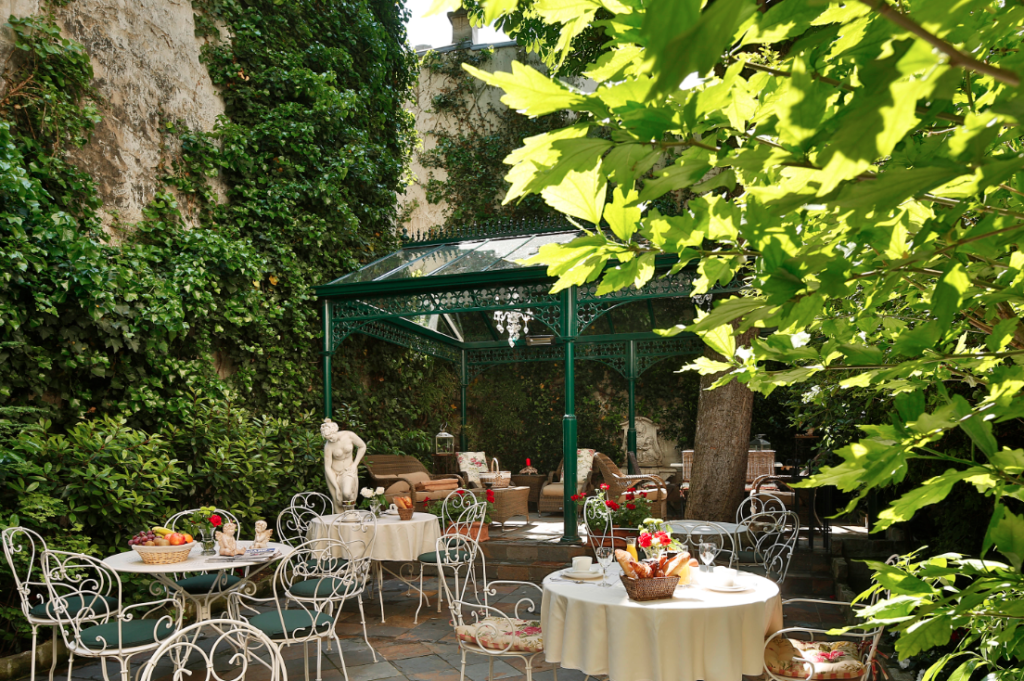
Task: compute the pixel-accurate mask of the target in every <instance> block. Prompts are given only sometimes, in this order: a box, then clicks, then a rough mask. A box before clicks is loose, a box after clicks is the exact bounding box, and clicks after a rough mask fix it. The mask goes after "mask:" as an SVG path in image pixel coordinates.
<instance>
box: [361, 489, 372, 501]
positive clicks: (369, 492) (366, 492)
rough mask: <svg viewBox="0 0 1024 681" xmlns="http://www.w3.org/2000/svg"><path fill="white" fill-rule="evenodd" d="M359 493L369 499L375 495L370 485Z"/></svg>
mask: <svg viewBox="0 0 1024 681" xmlns="http://www.w3.org/2000/svg"><path fill="white" fill-rule="evenodd" d="M359 493H360V494H362V495H363V496H364V497H366V498H367V499H369V498H370V497H372V496H373V490H372V489H370V488H369V487H364V488H362V489H361V490H359Z"/></svg>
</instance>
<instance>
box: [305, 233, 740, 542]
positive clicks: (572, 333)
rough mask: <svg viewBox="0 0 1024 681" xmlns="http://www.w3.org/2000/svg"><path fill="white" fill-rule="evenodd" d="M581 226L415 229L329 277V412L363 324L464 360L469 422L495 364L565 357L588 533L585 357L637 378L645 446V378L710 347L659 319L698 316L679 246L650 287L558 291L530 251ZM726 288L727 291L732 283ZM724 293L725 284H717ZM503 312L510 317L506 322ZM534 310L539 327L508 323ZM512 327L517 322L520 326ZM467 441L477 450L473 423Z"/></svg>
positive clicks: (573, 536) (323, 302) (568, 445)
mask: <svg viewBox="0 0 1024 681" xmlns="http://www.w3.org/2000/svg"><path fill="white" fill-rule="evenodd" d="M579 235H580V232H579V231H578V230H576V229H575V228H573V227H572V226H571V225H569V224H568V223H566V222H533V223H526V222H522V221H517V222H503V223H499V224H493V223H492V224H488V225H484V226H470V227H465V228H460V229H456V230H450V231H447V232H440V233H438V232H434V233H431V234H428V235H425V236H424V237H421V238H419V239H407V240H406V242H405V245H404V246H403V248H401V249H400V250H397V251H395V252H393V253H389V254H388V255H386V256H384V257H383V258H380V259H379V260H376V261H374V262H372V263H370V264H368V265H366V266H364V267H362V268H361V269H359V270H356V271H354V272H351V273H349V274H346V275H345V276H343V277H340V278H338V279H336V280H334V281H332V282H330V283H329V284H326V285H324V286H319V287H317V289H316V294H317V297H318V300H319V304H320V309H321V314H322V319H323V353H322V354H323V398H324V416H325V417H331V416H332V406H331V356H332V355H333V354H334V351H335V350H336V349H337V348H338V347H339V346H340V345H341V343H342V342H343V341H344V340H345V339H346V338H347V337H348V336H349V335H351V334H354V333H361V334H364V335H367V336H372V337H374V338H379V339H382V340H385V341H388V342H391V343H395V344H397V345H401V346H404V347H407V348H411V349H413V350H416V351H418V352H422V353H425V354H427V355H431V356H433V357H437V358H439V359H442V360H445V361H448V362H451V363H452V364H453V365H455V368H456V371H457V372H458V374H459V380H460V384H461V409H460V412H461V423H462V426H465V425H466V390H467V387H468V386H469V384H470V383H471V382H472V380H473V379H474V378H475V377H477V376H478V375H480V373H482V372H483V371H486V370H487V369H489V368H491V367H495V366H499V365H504V364H513V363H518V362H552V361H561V362H564V365H565V416H564V418H563V421H562V434H563V448H562V455H563V459H564V474H565V475H564V481H565V484H564V495H565V496H564V501H563V504H564V505H563V508H564V510H565V529H564V533H563V537H562V540H563V541H565V542H577V541H579V537H578V535H577V524H576V509H575V504H574V503H573V502H572V500H571V497H572V495H574V494H575V493H576V448H577V433H576V409H575V382H574V372H573V363H574V362H575V361H576V360H577V359H583V360H594V361H598V362H603V363H604V364H605V365H607V366H609V367H611V368H612V369H614V370H615V371H616V372H618V373H619V374H621V375H622V376H623V377H625V379H626V380H627V382H628V385H629V424H628V426H629V427H628V430H627V446H628V449H629V451H631V452H635V451H636V428H635V416H636V413H635V411H636V408H635V407H636V404H635V402H636V382H637V379H638V378H639V377H640V375H641V374H643V372H644V371H646V370H647V369H649V368H650V367H651V366H653V365H654V364H656V363H657V362H659V361H661V360H663V359H666V358H668V357H677V356H681V355H699V354H702V353H703V351H704V345H703V342H702V341H701V340H700V339H699V338H697V337H696V336H694V335H690V334H680V335H678V336H675V337H673V338H665V337H662V336H659V335H657V334H655V333H654V332H653V329H654V328H658V327H657V326H656V325H658V324H659V322H660V326H661V327H667V326H671V325H673V324H676V323H678V322H680V321H681V320H684V319H689V318H692V317H693V314H694V312H693V310H694V302H693V300H692V299H691V298H690V292H691V290H692V288H693V286H692V284H693V281H694V279H695V278H696V276H697V275H696V273H695V271H694V270H692V269H689V268H687V269H684V270H683V271H681V272H679V273H677V274H675V275H672V276H665V275H666V274H667V273H668V271H669V270H670V269H671V267H672V265H673V264H675V262H676V260H675V257H674V256H666V257H662V258H659V259H658V260H657V261H656V263H655V264H656V270H657V274H656V275H655V278H654V279H652V280H651V282H650V283H648V285H647V286H645V287H643V288H642V289H636V288H633V287H629V288H627V289H623V290H620V291H615V292H613V293H608V294H605V295H601V296H599V295H597V283H596V282H595V283H594V284H588V285H584V286H573V287H570V288H568V289H565V290H563V291H560V292H558V293H556V294H551V293H550V290H551V288H552V286H553V285H554V283H555V280H554V279H553V278H551V277H549V276H548V275H547V272H546V268H545V267H542V266H524V265H521V264H519V262H518V261H520V260H524V259H526V258H529V257H531V256H533V255H536V253H537V251H538V249H540V247H541V246H543V245H545V244H550V243H567V242H569V241H571V240H572V239H573V238H575V237H576V236H579ZM721 290H722V291H724V290H725V289H721ZM716 292H717V291H716ZM495 313H498V316H499V317H501V318H502V321H504V322H505V324H502V323H500V322H496V321H495ZM510 313H511V315H512V321H513V326H514V325H515V323H516V322H522V321H523V319H522V315H524V314H527V315H528V316H529V318H530V321H529V325H530V327H529V334H525V333H524V334H523V336H522V337H519V338H516V337H515V335H516V334H515V333H511V335H512V338H511V340H510V338H509V337H508V335H506V333H505V328H504V327H506V326H507V322H508V321H509V320H508V317H507V316H506V315H509V314H510ZM508 331H509V332H511V331H512V329H511V328H509V329H508ZM460 445H461V449H462V450H463V451H465V449H466V445H467V443H466V435H465V428H463V429H462V431H461V443H460Z"/></svg>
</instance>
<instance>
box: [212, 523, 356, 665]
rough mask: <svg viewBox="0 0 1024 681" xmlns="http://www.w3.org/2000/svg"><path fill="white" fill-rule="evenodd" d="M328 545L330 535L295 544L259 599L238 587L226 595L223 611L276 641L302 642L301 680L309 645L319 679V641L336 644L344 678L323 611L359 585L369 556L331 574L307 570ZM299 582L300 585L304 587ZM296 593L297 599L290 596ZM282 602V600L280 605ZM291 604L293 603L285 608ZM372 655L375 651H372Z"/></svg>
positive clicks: (331, 623) (286, 643)
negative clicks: (297, 590)
mask: <svg viewBox="0 0 1024 681" xmlns="http://www.w3.org/2000/svg"><path fill="white" fill-rule="evenodd" d="M331 546H332V540H331V539H326V538H325V539H313V540H311V541H309V542H306V543H305V544H300V545H299V546H298V547H297V548H296V549H295V550H294V551H293V552H292V553H290V554H288V556H287V557H286V558H284V559H283V560H282V561H281V562H280V564H279V565H278V566H277V569H276V570H275V571H274V577H273V581H272V588H271V595H270V597H269V598H260V597H258V596H255V595H248V594H245V593H243V592H241V591H232V592H231V593H230V594H228V612H229V613H230V615H231V619H234V620H240V621H245V622H247V623H248V624H251V625H252V626H254V627H256V628H257V629H259V630H260V631H262V632H263V633H264V634H266V635H267V636H268V637H269V638H270V639H271V640H273V641H274V642H275V643H276V644H277V645H278V646H292V645H298V644H302V646H303V648H304V656H303V657H304V659H305V660H306V664H305V672H306V681H309V644H310V643H315V644H316V679H317V681H321V678H322V665H323V646H322V644H323V642H324V641H328V642H333V643H336V644H337V646H338V658H339V659H340V660H341V669H342V671H343V672H344V674H345V679H346V680H347V679H348V670H347V669H346V668H345V656H344V654H343V653H342V650H341V641H340V640H339V639H338V634H337V632H336V631H335V615H334V614H333V613H332V614H328V613H327V612H325V610H326V609H327V604H328V603H331V602H333V603H339V602H342V601H344V600H345V599H346V598H348V597H350V596H352V595H353V594H354V593H356V591H357V590H358V589H360V588H363V587H365V585H366V579H367V575H368V574H369V559H358V560H349V561H347V562H345V563H344V564H343V565H340V566H339V567H338V570H337V572H336V573H333V574H330V575H329V574H327V573H323V572H321V573H319V574H317V573H315V572H311V571H310V569H309V567H308V566H309V565H310V564H311V561H312V564H314V565H322V564H324V563H326V562H328V561H323V560H321V559H324V558H325V557H326V553H327V552H329V551H330V547H331ZM302 582H305V583H306V584H307V586H308V589H309V590H308V592H306V593H307V595H306V596H304V597H303V596H302V595H301V594H296V593H295V588H296V586H297V585H298V584H299V583H302ZM305 588H306V587H304V588H303V589H305ZM296 596H300V598H296ZM282 603H283V604H284V605H282ZM292 604H295V606H297V607H291V605H292ZM375 655H376V653H375Z"/></svg>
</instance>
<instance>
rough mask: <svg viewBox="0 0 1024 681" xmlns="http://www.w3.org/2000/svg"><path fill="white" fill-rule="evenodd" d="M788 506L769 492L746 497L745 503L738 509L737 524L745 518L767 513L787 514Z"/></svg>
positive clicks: (741, 503)
mask: <svg viewBox="0 0 1024 681" xmlns="http://www.w3.org/2000/svg"><path fill="white" fill-rule="evenodd" d="M786 510H787V509H786V504H784V503H783V502H782V499H779V498H778V497H777V496H775V495H774V494H770V493H769V492H758V493H756V494H751V495H750V496H748V497H744V499H743V501H741V502H740V505H739V506H738V507H737V508H736V522H737V523H741V522H743V520H744V519H745V518H749V517H751V516H754V515H763V514H766V513H785V512H786Z"/></svg>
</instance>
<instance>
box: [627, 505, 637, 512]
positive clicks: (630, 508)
mask: <svg viewBox="0 0 1024 681" xmlns="http://www.w3.org/2000/svg"><path fill="white" fill-rule="evenodd" d="M626 508H628V509H629V510H630V511H635V510H636V504H626Z"/></svg>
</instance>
